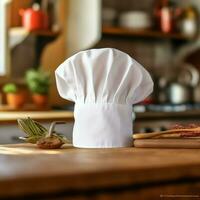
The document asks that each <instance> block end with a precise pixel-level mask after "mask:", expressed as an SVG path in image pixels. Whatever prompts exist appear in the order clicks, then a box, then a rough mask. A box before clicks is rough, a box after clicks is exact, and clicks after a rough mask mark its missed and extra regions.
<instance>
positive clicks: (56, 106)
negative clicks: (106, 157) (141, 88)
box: [0, 0, 200, 132]
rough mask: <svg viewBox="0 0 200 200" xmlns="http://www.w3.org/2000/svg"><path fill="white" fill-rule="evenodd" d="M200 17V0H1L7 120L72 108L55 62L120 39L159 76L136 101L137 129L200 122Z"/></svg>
mask: <svg viewBox="0 0 200 200" xmlns="http://www.w3.org/2000/svg"><path fill="white" fill-rule="evenodd" d="M199 21H200V0H187V1H181V0H141V1H139V2H138V0H123V1H117V0H102V1H101V0H1V1H0V89H1V90H0V114H2V115H0V116H2V121H3V118H4V116H5V115H4V113H7V114H9V112H10V113H13V112H15V113H16V112H19V113H20V112H27V111H29V112H30V111H33V112H34V111H47V112H53V111H58V110H59V111H72V110H73V104H72V103H70V102H66V101H65V100H63V99H61V97H59V95H58V92H57V90H56V85H55V78H54V71H55V69H56V68H57V66H58V65H59V64H60V63H62V62H63V61H64V60H65V59H66V58H68V57H69V56H71V55H73V54H74V53H76V52H78V51H80V50H84V49H88V48H101V47H113V48H117V49H120V50H122V51H124V52H126V53H128V54H129V55H131V56H132V57H133V58H135V59H136V60H137V61H138V62H140V63H141V64H142V65H144V67H145V68H146V69H147V70H148V71H149V72H150V73H151V75H152V77H153V80H154V83H155V87H154V92H153V94H152V95H151V96H150V97H148V98H147V99H145V100H144V101H143V102H142V103H140V104H138V105H135V106H134V107H133V110H134V111H135V112H136V117H137V119H136V122H135V125H134V129H135V131H137V132H149V131H154V130H165V129H166V128H168V127H169V126H171V124H173V123H176V122H182V123H188V122H198V120H199V119H200V78H199V77H200V76H199V73H200V33H199V30H200V26H199V24H200V23H199ZM13 96H14V97H13ZM21 96H23V97H21ZM36 118H37V117H36ZM4 121H6V120H4ZM2 130H3V129H2ZM69 130H71V128H69ZM0 132H1V129H0Z"/></svg>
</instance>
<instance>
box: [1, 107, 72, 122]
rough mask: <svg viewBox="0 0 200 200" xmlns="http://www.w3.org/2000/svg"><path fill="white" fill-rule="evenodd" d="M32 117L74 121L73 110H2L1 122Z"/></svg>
mask: <svg viewBox="0 0 200 200" xmlns="http://www.w3.org/2000/svg"><path fill="white" fill-rule="evenodd" d="M28 116H29V117H31V118H33V119H35V120H38V121H49V120H51V121H56V120H64V121H73V120H74V116H73V112H71V111H53V110H50V111H15V112H11V111H9V112H6V111H4V112H0V124H2V123H10V122H16V120H17V119H18V118H25V117H28Z"/></svg>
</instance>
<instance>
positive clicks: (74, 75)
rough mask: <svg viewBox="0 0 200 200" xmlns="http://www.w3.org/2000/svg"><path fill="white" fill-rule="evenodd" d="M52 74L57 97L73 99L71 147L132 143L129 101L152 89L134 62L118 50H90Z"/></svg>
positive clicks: (80, 53) (81, 53)
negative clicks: (58, 95) (54, 75)
mask: <svg viewBox="0 0 200 200" xmlns="http://www.w3.org/2000/svg"><path fill="white" fill-rule="evenodd" d="M55 74H56V83H57V88H58V92H59V94H60V96H61V97H62V98H64V99H67V100H71V101H74V102H75V109H74V118H75V123H74V129H73V145H74V146H76V147H86V148H87V147H91V148H93V147H94V148H100V147H123V146H131V145H132V124H133V121H132V120H133V119H132V104H135V103H138V102H140V101H141V100H143V99H144V98H146V97H147V96H148V95H149V94H150V93H151V92H152V90H153V81H152V79H151V77H150V75H149V73H148V72H147V71H146V70H145V69H144V68H143V67H142V66H141V65H140V64H139V63H138V62H137V61H135V60H134V59H133V58H131V57H130V56H129V55H127V54H126V53H124V52H121V51H119V50H117V49H112V48H103V49H91V50H86V51H82V52H79V53H77V54H75V55H73V56H72V57H70V58H68V59H67V60H66V61H65V62H64V63H62V64H61V65H60V66H59V67H58V68H57V69H56V72H55Z"/></svg>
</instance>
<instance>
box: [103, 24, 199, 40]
mask: <svg viewBox="0 0 200 200" xmlns="http://www.w3.org/2000/svg"><path fill="white" fill-rule="evenodd" d="M102 32H103V34H104V35H111V36H130V37H146V38H166V39H167V38H168V39H173V40H194V39H195V38H196V37H189V36H186V35H183V34H180V33H162V32H160V31H156V30H134V29H130V28H121V27H106V26H105V27H103V28H102Z"/></svg>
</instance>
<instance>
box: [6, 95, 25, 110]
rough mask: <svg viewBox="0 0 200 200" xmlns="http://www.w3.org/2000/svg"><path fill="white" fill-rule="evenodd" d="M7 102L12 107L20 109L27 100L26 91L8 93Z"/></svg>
mask: <svg viewBox="0 0 200 200" xmlns="http://www.w3.org/2000/svg"><path fill="white" fill-rule="evenodd" d="M6 99H7V103H8V105H9V106H10V107H11V108H14V109H18V108H21V107H23V105H24V104H25V102H26V98H25V94H24V93H7V94H6Z"/></svg>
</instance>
